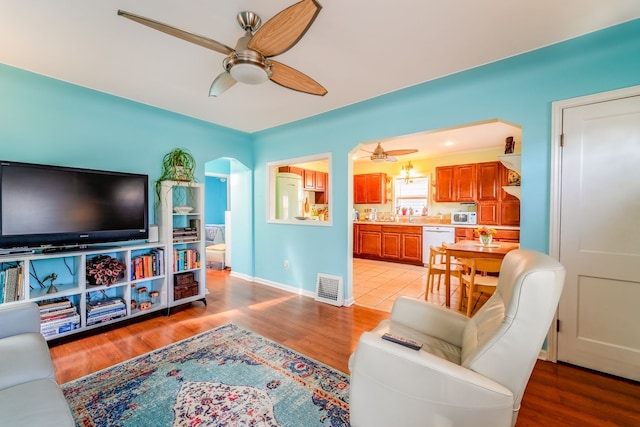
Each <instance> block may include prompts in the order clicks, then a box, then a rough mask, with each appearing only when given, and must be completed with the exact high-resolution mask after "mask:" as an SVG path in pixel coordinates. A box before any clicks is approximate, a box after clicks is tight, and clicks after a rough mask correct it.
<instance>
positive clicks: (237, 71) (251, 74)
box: [229, 64, 269, 85]
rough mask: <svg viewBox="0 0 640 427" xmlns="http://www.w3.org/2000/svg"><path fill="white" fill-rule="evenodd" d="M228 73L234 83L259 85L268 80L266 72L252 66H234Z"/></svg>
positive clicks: (261, 68) (256, 66)
mask: <svg viewBox="0 0 640 427" xmlns="http://www.w3.org/2000/svg"><path fill="white" fill-rule="evenodd" d="M229 73H231V77H233V78H234V79H235V80H236V81H239V82H240V83H246V84H249V85H259V84H262V83H264V82H266V81H267V80H269V74H268V73H267V70H266V69H264V68H263V67H260V66H258V65H254V64H236V65H234V66H233V67H231V69H230V70H229Z"/></svg>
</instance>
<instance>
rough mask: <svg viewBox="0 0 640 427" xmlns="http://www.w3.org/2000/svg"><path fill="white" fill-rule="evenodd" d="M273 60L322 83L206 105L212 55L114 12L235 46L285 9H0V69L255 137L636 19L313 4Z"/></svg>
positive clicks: (639, 11) (628, 6) (40, 3)
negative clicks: (295, 39) (246, 24)
mask: <svg viewBox="0 0 640 427" xmlns="http://www.w3.org/2000/svg"><path fill="white" fill-rule="evenodd" d="M318 1H319V2H320V3H321V4H322V6H323V9H322V10H321V11H320V14H319V15H318V17H317V19H316V20H315V22H314V23H313V25H312V26H311V28H310V29H309V31H308V32H307V33H306V35H305V36H304V37H303V38H302V40H301V41H300V42H299V43H298V44H297V45H295V46H294V47H293V48H292V49H291V50H289V51H287V52H285V53H284V54H283V55H280V56H278V57H277V58H276V59H277V60H278V61H280V62H283V63H285V64H287V65H289V66H291V67H293V68H295V69H298V70H299V71H302V72H303V73H306V74H307V75H309V76H310V77H312V78H314V79H315V80H317V81H318V82H320V83H321V84H322V85H324V86H325V87H326V88H327V90H328V94H327V95H326V96H324V97H317V96H312V95H306V94H302V93H298V92H295V91H292V90H288V89H285V88H283V87H280V86H278V85H276V84H273V83H271V82H267V83H265V84H263V85H260V86H247V85H242V84H237V85H235V86H234V87H232V88H231V89H229V91H227V92H226V93H224V94H223V95H222V96H220V97H218V98H209V97H208V90H209V86H210V85H211V82H212V81H213V79H214V78H215V76H217V75H218V74H219V73H220V72H221V71H222V60H223V57H224V56H223V55H222V54H220V53H217V52H214V51H211V50H208V49H205V48H202V47H200V46H197V45H194V44H191V43H188V42H186V41H183V40H180V39H177V38H174V37H171V36H168V35H166V34H164V33H161V32H158V31H155V30H152V29H151V28H148V27H145V26H143V25H140V24H138V23H135V22H132V21H129V20H127V19H124V18H122V17H120V16H118V15H117V14H116V12H117V10H118V9H123V10H127V11H129V12H133V13H136V14H139V15H143V16H146V17H149V18H152V19H155V20H158V21H161V22H165V23H168V24H170V25H173V26H176V27H179V28H182V29H185V30H189V31H192V32H195V33H199V34H202V35H205V36H207V37H209V38H213V39H215V40H217V41H219V42H222V43H224V44H227V45H230V46H234V45H235V43H236V40H237V39H238V38H239V37H240V36H242V34H243V32H242V30H241V28H240V27H239V25H238V24H237V22H236V14H237V13H238V12H240V11H242V10H251V11H253V12H256V13H257V14H258V15H260V16H261V18H262V20H263V22H265V21H267V20H268V19H269V18H270V17H272V16H273V15H275V14H276V13H277V12H279V11H280V10H282V9H284V8H285V7H287V6H289V5H291V4H292V3H294V2H295V0H271V1H268V2H267V1H258V0H235V1H229V0H190V1H176V0H101V1H87V0H56V1H52V0H0V62H2V63H4V64H8V65H12V66H15V67H18V68H22V69H26V70H30V71H33V72H35V73H39V74H43V75H45V76H50V77H53V78H56V79H60V80H63V81H68V82H71V83H74V84H77V85H80V86H85V87H88V88H92V89H95V90H98V91H102V92H106V93H110V94H113V95H117V96H120V97H123V98H127V99H131V100H134V101H137V102H141V103H144V104H149V105H152V106H156V107H159V108H163V109H166V110H169V111H173V112H177V113H180V114H184V115H186V116H191V117H195V118H198V119H201V120H204V121H208V122H212V123H216V124H218V125H222V126H226V127H230V128H234V129H238V130H241V131H245V132H255V131H258V130H262V129H267V128H270V127H274V126H278V125H281V124H284V123H289V122H292V121H296V120H299V119H303V118H306V117H310V116H313V115H316V114H319V113H322V112H326V111H330V110H334V109H336V108H340V107H342V106H345V105H349V104H353V103H356V102H359V101H362V100H365V99H369V98H372V97H375V96H378V95H382V94H385V93H388V92H392V91H395V90H397V89H401V88H404V87H408V86H412V85H415V84H418V83H421V82H425V81H429V80H433V79H436V78H439V77H442V76H445V75H448V74H452V73H455V72H458V71H461V70H465V69H469V68H473V67H476V66H478V65H482V64H486V63H490V62H493V61H496V60H499V59H502V58H506V57H510V56H513V55H517V54H519V53H522V52H526V51H530V50H533V49H536V48H539V47H543V46H547V45H550V44H553V43H556V42H559V41H562V40H567V39H570V38H573V37H576V36H579V35H582V34H585V33H589V32H592V31H595V30H598V29H601V28H605V27H608V26H612V25H615V24H618V23H621V22H625V21H629V20H632V19H635V18H638V17H640V1H638V0H606V1H603V0H562V1H558V0H522V1H512V0H482V1H478V0H449V1H433V0H432V1H424V0H394V1H382V0H349V1H345V0H318Z"/></svg>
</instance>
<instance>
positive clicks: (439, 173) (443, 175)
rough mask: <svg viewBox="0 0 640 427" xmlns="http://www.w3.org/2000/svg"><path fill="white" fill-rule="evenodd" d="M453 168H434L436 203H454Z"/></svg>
mask: <svg viewBox="0 0 640 427" xmlns="http://www.w3.org/2000/svg"><path fill="white" fill-rule="evenodd" d="M454 169H455V166H443V167H439V168H436V202H454V201H455V200H454V198H455V196H454V193H453V173H454Z"/></svg>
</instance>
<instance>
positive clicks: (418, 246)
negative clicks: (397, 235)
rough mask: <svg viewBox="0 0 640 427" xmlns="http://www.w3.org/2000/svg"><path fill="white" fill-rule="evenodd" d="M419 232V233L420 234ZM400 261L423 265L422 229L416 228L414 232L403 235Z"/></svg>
mask: <svg viewBox="0 0 640 427" xmlns="http://www.w3.org/2000/svg"><path fill="white" fill-rule="evenodd" d="M418 230H419V232H418ZM400 259H401V260H403V261H405V262H410V263H412V264H417V265H422V228H421V227H420V228H418V227H414V228H413V231H412V232H407V233H403V234H402V243H401V247H400Z"/></svg>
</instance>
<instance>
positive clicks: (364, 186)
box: [353, 173, 387, 205]
mask: <svg viewBox="0 0 640 427" xmlns="http://www.w3.org/2000/svg"><path fill="white" fill-rule="evenodd" d="M353 203H354V204H360V205H364V204H385V203H387V174H385V173H368V174H360V175H354V176H353Z"/></svg>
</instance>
